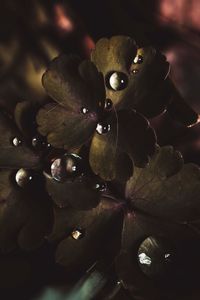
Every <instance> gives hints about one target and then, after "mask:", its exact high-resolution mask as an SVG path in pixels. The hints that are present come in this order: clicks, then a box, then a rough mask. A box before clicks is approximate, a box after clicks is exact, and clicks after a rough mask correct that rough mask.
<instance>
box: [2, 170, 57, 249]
mask: <svg viewBox="0 0 200 300" xmlns="http://www.w3.org/2000/svg"><path fill="white" fill-rule="evenodd" d="M14 176H15V172H13V171H9V170H4V171H1V172H0V199H1V202H0V228H1V230H0V248H1V250H2V251H6V252H7V251H11V250H13V249H14V248H15V247H17V246H19V247H20V248H22V249H26V250H30V249H34V248H37V247H39V246H40V245H41V244H42V242H44V237H45V235H47V234H48V231H49V230H50V229H51V225H52V209H51V202H50V200H49V198H48V197H47V195H46V194H45V193H44V190H43V189H42V188H41V186H40V184H39V183H38V181H36V182H35V184H34V183H27V185H26V186H24V187H23V188H22V187H19V186H18V185H17V184H16V183H15V182H14V178H13V177H14Z"/></svg>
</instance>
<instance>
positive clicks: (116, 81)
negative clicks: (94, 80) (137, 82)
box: [106, 72, 128, 91]
mask: <svg viewBox="0 0 200 300" xmlns="http://www.w3.org/2000/svg"><path fill="white" fill-rule="evenodd" d="M127 84H128V77H127V75H126V74H125V73H122V72H112V73H110V74H108V75H107V78H106V86H107V88H109V89H111V90H114V91H120V90H123V89H125V88H126V87H127Z"/></svg>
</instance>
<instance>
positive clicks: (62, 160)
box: [51, 154, 82, 182]
mask: <svg viewBox="0 0 200 300" xmlns="http://www.w3.org/2000/svg"><path fill="white" fill-rule="evenodd" d="M81 173H82V158H81V157H80V156H78V155H76V154H65V155H63V156H61V157H59V158H56V159H55V160H54V161H53V163H52V165H51V176H52V177H53V179H55V180H57V181H60V182H62V181H64V180H66V179H67V178H74V177H76V176H79V175H80V174H81Z"/></svg>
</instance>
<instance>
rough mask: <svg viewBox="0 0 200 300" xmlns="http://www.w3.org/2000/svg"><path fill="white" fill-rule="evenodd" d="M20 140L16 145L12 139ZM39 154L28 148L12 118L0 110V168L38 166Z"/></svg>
mask: <svg viewBox="0 0 200 300" xmlns="http://www.w3.org/2000/svg"><path fill="white" fill-rule="evenodd" d="M15 138H16V139H18V140H19V141H20V143H19V145H18V146H15V145H14V143H13V140H14V139H15ZM39 165H40V158H39V156H38V155H37V154H36V153H34V152H33V151H31V149H29V148H28V147H27V145H26V143H25V141H24V138H23V136H22V134H21V133H20V131H19V130H18V129H17V127H16V126H15V124H14V122H13V121H12V119H11V118H10V117H9V116H8V115H6V114H5V113H3V112H0V167H1V168H10V169H14V168H38V167H39Z"/></svg>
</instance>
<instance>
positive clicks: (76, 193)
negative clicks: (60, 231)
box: [46, 176, 101, 210]
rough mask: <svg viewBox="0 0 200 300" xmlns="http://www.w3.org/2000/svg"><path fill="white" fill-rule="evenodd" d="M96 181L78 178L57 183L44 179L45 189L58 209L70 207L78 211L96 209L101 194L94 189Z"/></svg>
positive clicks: (84, 177)
mask: <svg viewBox="0 0 200 300" xmlns="http://www.w3.org/2000/svg"><path fill="white" fill-rule="evenodd" d="M96 183H97V180H96V181H95V179H93V178H89V177H87V176H80V177H78V178H76V179H74V180H67V181H65V182H57V181H56V180H54V179H53V178H52V177H46V189H47V192H48V193H49V195H50V196H51V198H52V199H53V201H54V202H55V203H56V205H58V207H60V208H63V207H67V206H71V207H73V208H75V209H78V210H82V209H83V210H88V209H91V208H93V207H96V206H97V205H98V203H99V201H100V195H101V193H100V192H98V190H97V189H95V184H96Z"/></svg>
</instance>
